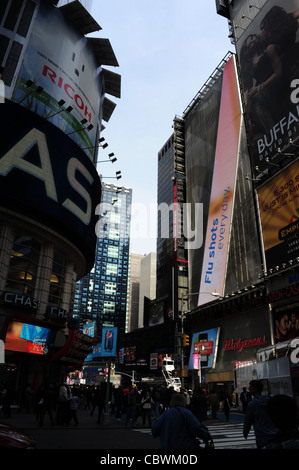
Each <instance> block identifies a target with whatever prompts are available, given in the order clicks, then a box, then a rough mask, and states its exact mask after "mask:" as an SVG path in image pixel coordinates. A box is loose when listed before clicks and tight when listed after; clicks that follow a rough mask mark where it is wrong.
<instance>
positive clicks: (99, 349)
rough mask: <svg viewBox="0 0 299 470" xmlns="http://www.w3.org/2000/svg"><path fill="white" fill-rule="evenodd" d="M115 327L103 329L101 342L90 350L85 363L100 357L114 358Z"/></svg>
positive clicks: (115, 343)
mask: <svg viewBox="0 0 299 470" xmlns="http://www.w3.org/2000/svg"><path fill="white" fill-rule="evenodd" d="M117 330H118V329H117V327H111V328H103V329H102V341H101V343H98V344H96V345H95V346H93V348H92V353H90V354H88V356H87V357H86V360H85V362H88V361H92V360H93V359H97V358H102V357H115V356H116V345H117Z"/></svg>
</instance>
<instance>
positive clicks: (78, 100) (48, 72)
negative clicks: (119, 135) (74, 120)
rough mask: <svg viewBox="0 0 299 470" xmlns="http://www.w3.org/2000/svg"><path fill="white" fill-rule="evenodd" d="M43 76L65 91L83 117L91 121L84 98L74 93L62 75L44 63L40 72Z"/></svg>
mask: <svg viewBox="0 0 299 470" xmlns="http://www.w3.org/2000/svg"><path fill="white" fill-rule="evenodd" d="M42 74H43V76H44V77H47V76H48V77H49V78H50V80H51V82H52V83H54V85H56V86H58V88H61V89H62V90H64V91H65V93H66V94H67V96H68V97H69V98H70V99H71V100H73V101H74V102H75V104H76V106H77V107H78V108H79V109H80V111H83V113H84V116H85V118H86V119H87V120H88V121H89V123H90V122H91V112H90V111H89V109H88V107H87V105H86V104H85V101H84V99H83V98H82V96H81V95H79V94H78V93H76V91H75V89H74V88H73V87H72V85H70V84H69V83H67V82H65V81H64V79H63V77H59V76H57V74H56V72H54V70H53V69H51V68H50V67H48V65H44V68H43V72H42Z"/></svg>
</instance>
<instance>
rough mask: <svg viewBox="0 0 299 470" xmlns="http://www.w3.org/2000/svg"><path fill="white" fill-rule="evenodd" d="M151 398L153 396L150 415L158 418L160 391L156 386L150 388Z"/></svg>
mask: <svg viewBox="0 0 299 470" xmlns="http://www.w3.org/2000/svg"><path fill="white" fill-rule="evenodd" d="M151 391H152V398H153V402H154V403H153V406H152V417H153V419H158V418H159V413H160V412H159V410H160V393H159V390H158V388H157V387H155V388H152V389H151Z"/></svg>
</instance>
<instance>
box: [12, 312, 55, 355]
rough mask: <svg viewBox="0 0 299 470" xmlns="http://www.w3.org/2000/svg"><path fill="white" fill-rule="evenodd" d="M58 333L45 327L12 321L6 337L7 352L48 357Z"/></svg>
mask: <svg viewBox="0 0 299 470" xmlns="http://www.w3.org/2000/svg"><path fill="white" fill-rule="evenodd" d="M55 336H56V331H55V330H51V329H50V328H45V327H43V326H38V325H32V324H29V323H23V322H21V321H11V322H10V323H9V325H8V329H7V333H6V337H5V350H7V351H16V352H24V353H30V354H38V355H42V356H46V355H48V354H50V353H51V351H52V349H53V346H54V341H55Z"/></svg>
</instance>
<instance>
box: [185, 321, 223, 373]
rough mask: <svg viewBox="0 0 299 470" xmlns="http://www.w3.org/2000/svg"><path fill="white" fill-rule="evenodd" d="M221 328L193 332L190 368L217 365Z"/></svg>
mask: <svg viewBox="0 0 299 470" xmlns="http://www.w3.org/2000/svg"><path fill="white" fill-rule="evenodd" d="M219 332H220V328H212V329H209V330H205V331H200V332H197V333H193V335H192V343H191V348H190V357H189V365H188V368H189V369H200V367H199V365H200V362H202V364H201V367H215V363H216V358H217V348H218V338H219Z"/></svg>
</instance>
